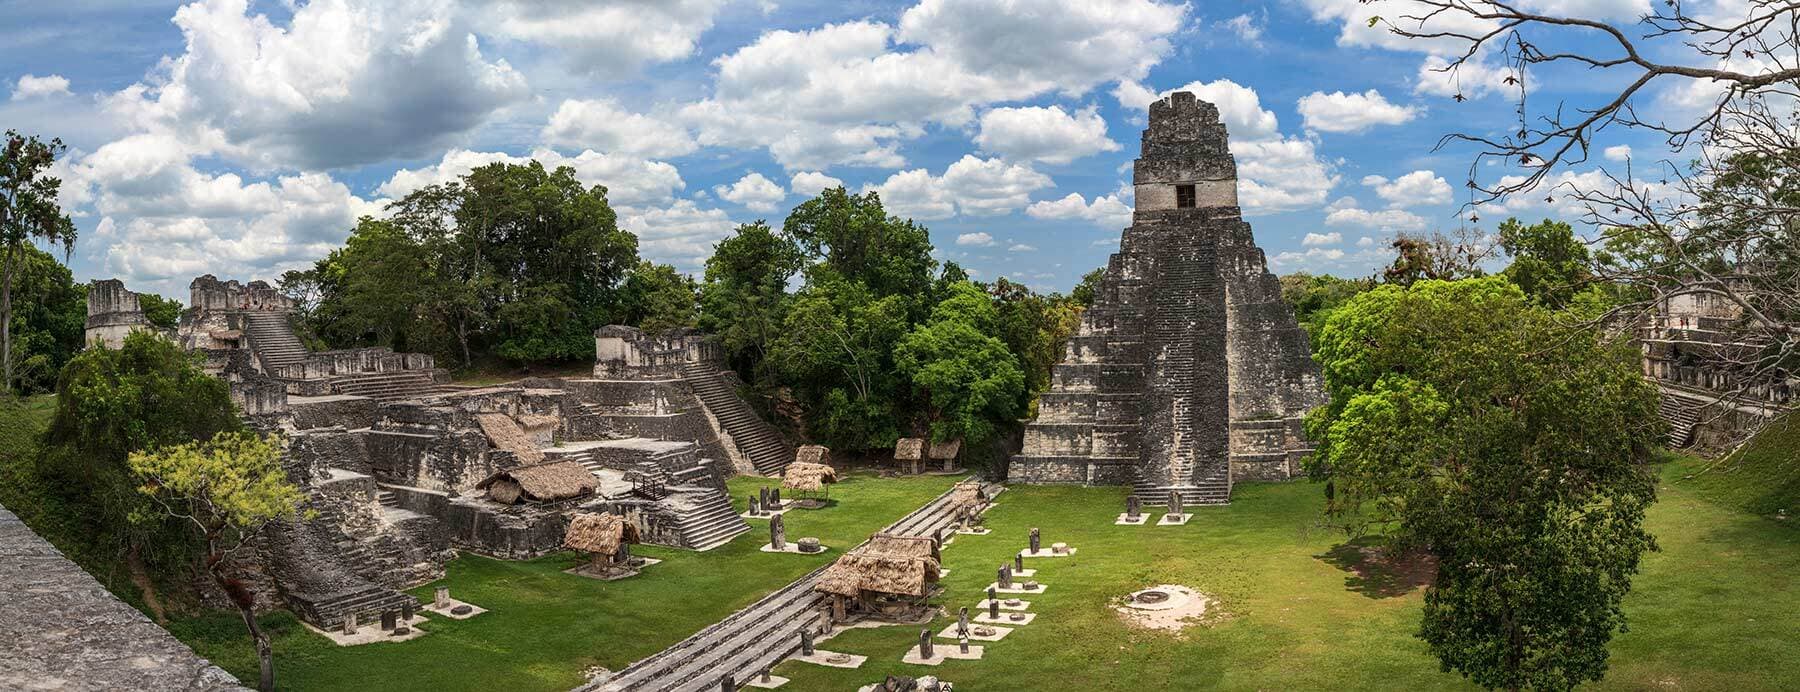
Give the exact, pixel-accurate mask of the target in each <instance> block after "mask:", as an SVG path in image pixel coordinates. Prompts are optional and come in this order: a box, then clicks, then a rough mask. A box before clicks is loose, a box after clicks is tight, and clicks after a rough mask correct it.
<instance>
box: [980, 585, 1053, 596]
mask: <svg viewBox="0 0 1800 692" xmlns="http://www.w3.org/2000/svg"><path fill="white" fill-rule="evenodd" d="M1049 588H1050V586H1049V585H1048V584H1038V585H1037V588H1035V589H1027V588H1025V587H1023V586H1020V585H1018V584H1013V585H1012V586H1008V587H1006V588H1000V582H994V583H992V584H988V585H987V588H984V589H982V591H986V590H987V589H993V590H994V593H1028V594H1040V593H1043V592H1044V591H1046V590H1048V589H1049Z"/></svg>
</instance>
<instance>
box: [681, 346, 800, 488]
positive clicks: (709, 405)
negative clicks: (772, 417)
mask: <svg viewBox="0 0 1800 692" xmlns="http://www.w3.org/2000/svg"><path fill="white" fill-rule="evenodd" d="M681 375H682V377H684V378H686V379H687V381H688V383H689V384H691V385H693V387H694V394H695V395H697V396H699V397H700V402H701V403H702V404H705V405H706V409H707V410H708V411H710V412H711V413H712V415H713V418H715V419H717V420H718V421H719V427H721V428H724V429H725V433H726V434H728V435H730V436H731V443H732V444H733V445H734V446H736V447H737V449H738V452H739V453H741V454H743V455H744V456H745V457H747V458H748V459H749V461H750V465H751V466H752V467H755V469H756V472H757V473H760V474H762V475H765V476H778V475H781V472H782V471H783V470H785V469H787V465H788V464H790V463H793V461H794V448H793V447H791V446H789V445H788V443H787V441H786V440H784V439H782V437H781V433H779V432H776V430H775V428H774V427H773V426H771V425H769V424H768V422H766V421H764V420H763V419H762V418H760V417H758V416H757V415H756V412H755V411H752V410H750V405H749V404H747V403H745V402H744V400H743V399H742V398H739V397H738V395H737V391H736V390H735V388H733V387H732V385H731V383H730V382H729V381H727V380H726V379H725V374H724V373H723V372H720V371H719V368H718V366H715V365H713V364H711V363H683V364H682V366H681Z"/></svg>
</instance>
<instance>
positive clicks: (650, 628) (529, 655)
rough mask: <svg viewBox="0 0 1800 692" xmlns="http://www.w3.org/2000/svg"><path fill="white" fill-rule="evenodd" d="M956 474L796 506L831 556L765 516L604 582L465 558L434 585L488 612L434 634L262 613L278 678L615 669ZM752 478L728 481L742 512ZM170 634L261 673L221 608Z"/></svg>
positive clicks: (649, 551) (882, 521)
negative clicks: (795, 546) (386, 636)
mask: <svg viewBox="0 0 1800 692" xmlns="http://www.w3.org/2000/svg"><path fill="white" fill-rule="evenodd" d="M954 481H955V479H952V478H943V477H923V478H905V479H891V480H878V479H875V478H873V477H871V476H866V475H852V476H850V477H848V478H846V479H845V481H844V482H842V483H839V484H838V485H836V486H834V487H833V488H832V489H831V497H832V499H833V500H836V501H837V503H836V504H835V505H833V506H831V507H829V508H826V509H823V510H817V511H804V512H802V511H797V512H790V513H789V514H788V515H787V517H786V523H787V530H788V537H789V539H790V540H793V539H797V538H799V537H802V536H817V537H819V538H820V540H822V541H823V542H824V543H825V545H826V546H828V547H830V548H832V550H830V551H828V552H827V553H826V555H823V556H815V555H789V554H780V555H777V554H769V553H763V552H760V551H758V550H757V548H758V547H759V546H761V545H762V544H763V543H765V542H767V541H768V523H767V522H766V521H760V520H757V521H752V522H750V523H751V527H752V530H751V531H750V532H749V533H746V534H744V535H742V536H739V537H738V538H737V540H734V541H732V542H731V543H730V544H727V545H725V546H721V547H719V548H715V549H713V550H711V551H708V552H705V553H695V552H690V551H683V550H673V549H667V548H659V547H655V546H639V547H636V548H635V549H634V552H635V553H637V554H639V555H644V556H647V557H654V558H660V559H662V560H663V562H662V563H660V564H656V565H652V566H650V567H648V568H646V569H645V570H644V573H643V574H641V575H639V576H637V577H635V578H631V579H625V580H621V581H615V582H601V581H596V580H593V579H588V578H585V577H577V576H573V575H569V574H564V573H563V570H564V569H567V568H569V567H572V566H574V565H575V564H576V563H577V562H579V561H581V560H583V559H584V558H582V557H581V556H579V555H577V554H574V553H563V554H557V555H551V556H547V557H544V558H541V559H537V560H530V561H523V562H508V561H502V560H492V559H488V558H484V557H479V556H474V555H464V556H463V557H460V558H458V559H456V560H455V561H453V562H451V563H450V565H449V569H448V576H447V577H446V578H445V579H444V580H443V581H441V582H439V583H438V584H430V585H426V586H423V587H420V588H418V589H415V590H414V591H413V593H415V594H417V595H419V596H420V597H421V598H422V599H426V600H429V599H430V597H431V592H432V589H433V587H435V586H437V585H439V584H442V585H447V586H449V587H450V593H451V595H453V596H455V597H456V598H458V599H461V600H465V601H468V602H470V603H474V604H477V605H480V606H482V607H484V608H488V609H490V612H488V613H485V614H483V615H480V616H477V617H475V618H472V619H469V620H464V621H455V620H450V619H448V618H441V617H440V618H432V620H431V621H430V622H428V623H426V624H424V625H423V626H422V629H424V630H426V631H428V632H430V634H429V635H427V636H425V637H421V638H419V639H415V640H412V641H407V642H400V643H395V644H369V645H364V646H356V647H339V646H336V645H334V644H332V643H331V642H330V641H328V640H326V639H325V638H324V637H321V636H319V635H317V634H314V633H312V632H310V631H307V630H306V629H305V628H304V627H302V626H301V625H300V624H299V623H298V622H297V621H296V620H295V619H294V618H293V616H291V615H288V614H287V613H285V612H282V613H276V614H272V615H269V616H267V617H265V618H263V623H264V625H265V626H266V627H268V628H269V629H270V630H271V631H272V632H273V633H274V635H273V639H274V646H275V666H276V681H277V684H278V686H279V687H280V688H282V689H287V690H384V691H396V690H430V691H432V692H448V691H450V690H507V692H525V691H528V690H567V689H569V688H571V687H574V686H576V685H578V684H580V683H581V682H582V681H583V680H584V678H583V677H582V672H583V671H584V670H586V669H587V668H589V667H592V666H601V667H605V668H609V669H612V670H617V669H619V668H623V667H625V666H626V665H627V664H629V663H631V662H632V661H635V660H637V659H640V658H643V657H645V656H648V655H650V654H652V653H655V652H657V651H660V650H662V649H663V648H665V647H667V646H669V645H670V644H673V643H675V642H677V641H680V640H681V639H682V638H684V637H686V636H688V635H689V634H692V633H694V632H695V631H697V630H699V629H700V628H702V627H705V626H706V625H708V624H711V623H712V622H714V621H716V620H719V619H720V618H723V617H725V616H726V615H728V614H730V613H732V612H734V611H736V610H737V609H739V608H742V607H743V606H746V605H748V604H750V603H751V602H753V601H755V600H756V599H758V598H761V597H762V596H763V595H764V594H767V593H769V592H770V591H774V590H775V589H778V588H780V587H782V586H784V585H786V584H788V583H789V582H792V581H793V580H795V579H797V578H799V577H800V576H801V575H804V574H806V573H807V572H810V571H812V570H813V569H815V568H817V567H818V566H820V565H822V564H824V563H826V562H828V561H830V560H831V559H834V558H835V556H837V555H839V554H841V552H842V550H843V549H844V548H845V547H848V546H851V545H855V544H856V543H860V542H862V540H863V539H865V538H868V535H869V534H870V533H873V532H875V531H878V530H880V529H881V528H882V527H883V526H886V525H887V524H889V523H891V522H893V521H894V520H895V519H898V518H900V517H901V516H902V515H904V514H906V513H907V512H910V511H912V509H913V508H916V507H918V506H920V505H923V504H925V503H926V502H927V501H929V500H931V499H932V498H934V497H936V496H937V495H939V494H940V493H942V492H944V491H945V490H947V489H949V487H950V485H951V484H952V483H953V482H954ZM764 483H768V481H764V480H762V479H756V478H738V479H734V480H733V481H732V482H731V490H732V494H733V496H734V497H736V498H737V503H738V505H739V509H742V508H743V505H744V502H745V498H747V497H748V496H749V495H752V494H755V492H756V489H757V487H758V486H759V485H761V484H764ZM169 629H170V630H171V631H173V632H174V633H175V635H176V636H177V637H179V638H181V639H182V640H183V641H186V642H187V643H188V644H189V645H191V646H193V647H194V649H195V651H197V652H199V653H200V655H202V656H205V657H207V658H210V659H212V660H213V661H214V662H215V663H217V664H219V665H220V666H221V667H223V668H225V669H226V670H229V671H231V672H232V673H233V674H235V675H237V676H238V677H239V678H240V679H244V680H255V679H256V675H255V671H256V658H255V654H254V652H253V651H252V650H251V648H250V645H249V637H248V635H246V634H245V632H244V626H243V623H242V622H241V621H239V620H238V619H237V617H236V616H235V615H233V614H230V613H218V614H214V615H209V616H205V617H200V618H192V619H186V620H179V621H175V622H171V623H170V624H169Z"/></svg>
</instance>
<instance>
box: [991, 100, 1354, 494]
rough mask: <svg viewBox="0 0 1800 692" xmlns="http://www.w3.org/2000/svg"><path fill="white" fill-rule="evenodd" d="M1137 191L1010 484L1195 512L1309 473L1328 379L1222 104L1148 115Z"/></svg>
mask: <svg viewBox="0 0 1800 692" xmlns="http://www.w3.org/2000/svg"><path fill="white" fill-rule="evenodd" d="M1133 182H1134V184H1135V186H1136V198H1137V206H1136V209H1135V210H1134V213H1133V215H1132V224H1131V227H1130V228H1127V229H1125V234H1124V238H1123V239H1122V240H1121V242H1120V244H1119V251H1118V252H1117V253H1115V254H1113V256H1112V258H1111V260H1110V261H1109V262H1108V263H1107V267H1106V277H1105V279H1104V280H1103V281H1102V282H1101V286H1100V289H1099V291H1098V292H1097V295H1096V298H1095V301H1094V305H1093V307H1092V308H1090V309H1088V311H1087V312H1086V313H1085V314H1084V315H1083V316H1082V321H1081V328H1080V329H1079V330H1078V331H1077V332H1076V334H1075V335H1074V336H1073V337H1071V338H1070V339H1069V345H1068V352H1067V354H1066V355H1064V357H1063V362H1062V363H1060V364H1058V365H1057V366H1056V372H1055V376H1054V379H1053V381H1052V384H1051V387H1050V390H1049V391H1047V392H1045V393H1044V394H1043V395H1042V398H1041V400H1040V404H1039V409H1038V417H1037V419H1036V420H1034V421H1032V422H1031V423H1030V425H1029V426H1028V427H1027V428H1026V430H1025V442H1024V447H1023V449H1022V450H1021V452H1020V453H1019V455H1017V456H1015V457H1013V459H1012V463H1011V467H1010V469H1009V472H1008V475H1009V477H1010V478H1011V480H1013V481H1017V482H1024V483H1066V484H1084V485H1125V484H1130V485H1132V486H1133V487H1134V488H1135V494H1136V495H1137V496H1138V497H1139V499H1140V500H1141V501H1143V503H1144V504H1154V505H1161V504H1166V503H1167V502H1168V501H1169V497H1170V495H1171V493H1179V494H1180V495H1181V499H1182V501H1183V503H1184V504H1190V505H1191V504H1222V503H1226V502H1229V501H1230V499H1231V484H1232V483H1233V482H1234V481H1237V480H1244V479H1252V480H1261V479H1282V478H1290V477H1292V476H1294V475H1295V474H1298V473H1299V472H1300V459H1301V458H1302V457H1303V456H1304V455H1305V454H1306V453H1307V452H1308V451H1310V446H1309V445H1308V443H1307V442H1306V440H1305V438H1304V437H1303V434H1302V427H1301V419H1302V417H1303V416H1304V415H1305V414H1306V412H1307V410H1309V409H1311V408H1312V407H1314V406H1317V405H1319V404H1320V403H1323V401H1324V393H1323V389H1322V388H1321V386H1320V380H1319V369H1318V366H1317V365H1316V364H1315V363H1313V361H1312V357H1311V351H1310V346H1309V344H1308V343H1307V337H1306V332H1305V331H1303V330H1301V329H1300V327H1299V325H1298V324H1297V323H1296V322H1295V320H1294V314H1293V311H1292V310H1291V309H1290V308H1289V307H1288V305H1287V304H1286V303H1284V302H1282V299H1281V285H1280V282H1279V281H1278V280H1277V279H1276V278H1275V275H1273V274H1271V273H1269V270H1268V268H1267V265H1266V263H1265V261H1264V258H1263V252H1262V250H1261V249H1260V248H1258V247H1256V241H1255V239H1254V238H1253V237H1252V236H1251V233H1250V224H1248V223H1246V222H1245V221H1244V220H1243V218H1242V213H1241V212H1240V211H1239V209H1238V202H1237V164H1236V162H1235V161H1234V160H1233V159H1232V156H1231V152H1230V150H1229V149H1228V148H1227V140H1226V133H1225V125H1224V123H1221V122H1220V121H1219V110H1218V108H1216V107H1214V106H1213V105H1212V104H1210V103H1206V102H1204V101H1200V100H1198V99H1196V98H1194V95H1193V94H1192V93H1188V92H1177V93H1174V94H1172V95H1170V96H1169V97H1168V98H1165V99H1163V100H1161V101H1159V102H1157V103H1155V104H1153V105H1151V106H1150V127H1149V129H1146V130H1144V135H1143V149H1142V152H1141V153H1140V155H1139V158H1138V159H1137V162H1136V164H1135V167H1134V169H1133Z"/></svg>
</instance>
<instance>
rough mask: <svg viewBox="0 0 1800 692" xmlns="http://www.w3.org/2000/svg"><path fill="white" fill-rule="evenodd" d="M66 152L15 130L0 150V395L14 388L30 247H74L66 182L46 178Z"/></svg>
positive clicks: (54, 141)
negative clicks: (16, 328) (16, 312)
mask: <svg viewBox="0 0 1800 692" xmlns="http://www.w3.org/2000/svg"><path fill="white" fill-rule="evenodd" d="M66 150H67V147H64V146H63V143H62V140H60V139H52V140H50V141H48V142H45V141H42V140H40V139H38V138H37V137H26V136H23V135H20V134H19V133H18V132H17V131H14V130H7V131H6V143H5V148H4V149H0V253H4V257H3V258H0V391H12V389H13V383H14V374H15V373H14V366H15V363H14V356H15V354H14V352H13V305H12V300H13V295H12V292H13V278H14V274H16V273H17V272H18V270H19V266H20V264H21V263H22V262H24V261H25V260H24V259H23V255H24V254H25V248H26V247H27V246H29V245H30V244H32V243H33V242H37V241H43V242H46V243H50V244H52V245H61V246H62V247H63V252H64V253H69V252H73V251H74V249H75V223H74V222H73V221H71V220H69V215H68V214H64V213H63V211H62V208H61V207H60V206H58V205H57V201H56V198H57V195H58V194H59V193H60V192H61V190H62V180H61V179H59V178H55V177H52V176H49V175H46V172H47V171H48V170H49V169H50V164H52V163H55V161H56V157H58V156H61V155H62V153H63V152H64V151H66Z"/></svg>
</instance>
